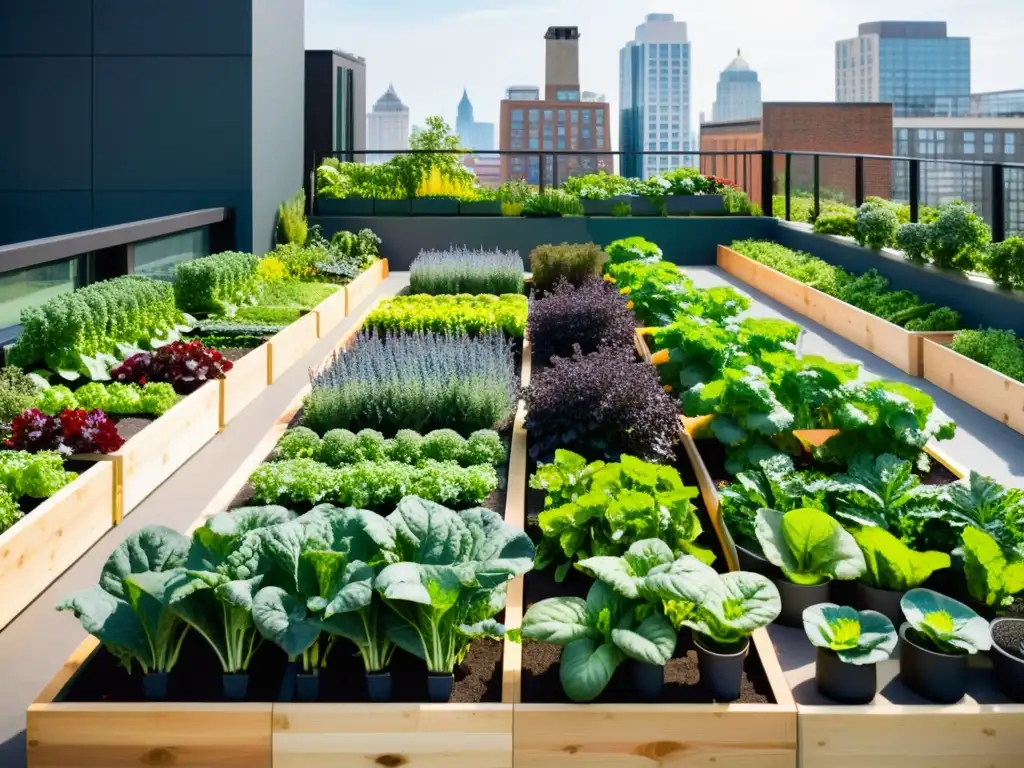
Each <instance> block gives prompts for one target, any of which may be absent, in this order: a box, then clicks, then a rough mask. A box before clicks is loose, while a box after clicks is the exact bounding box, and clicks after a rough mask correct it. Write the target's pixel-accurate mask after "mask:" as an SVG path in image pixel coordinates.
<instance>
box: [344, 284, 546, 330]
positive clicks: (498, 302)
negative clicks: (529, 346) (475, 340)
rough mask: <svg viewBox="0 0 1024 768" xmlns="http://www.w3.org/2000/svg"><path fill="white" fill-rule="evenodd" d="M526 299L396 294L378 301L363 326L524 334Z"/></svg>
mask: <svg viewBox="0 0 1024 768" xmlns="http://www.w3.org/2000/svg"><path fill="white" fill-rule="evenodd" d="M527 303H528V301H527V298H526V296H524V295H523V294H521V293H509V294H504V295H502V296H494V295H492V294H481V295H479V296H469V295H465V294H457V295H447V294H444V295H439V296H433V295H430V294H413V295H411V296H396V297H394V298H392V299H384V300H383V301H381V302H380V303H379V304H377V306H376V308H375V309H374V310H373V311H372V312H371V313H370V314H369V315H368V316H367V317H366V319H365V320H364V321H363V327H364V328H365V329H366V330H369V331H378V332H380V333H388V334H394V333H408V332H411V331H432V332H434V333H444V334H453V335H454V334H464V333H467V334H471V335H479V334H482V333H489V332H493V331H498V330H500V331H503V332H504V333H506V334H508V335H509V336H512V337H515V338H522V337H523V332H524V330H525V328H526V308H527Z"/></svg>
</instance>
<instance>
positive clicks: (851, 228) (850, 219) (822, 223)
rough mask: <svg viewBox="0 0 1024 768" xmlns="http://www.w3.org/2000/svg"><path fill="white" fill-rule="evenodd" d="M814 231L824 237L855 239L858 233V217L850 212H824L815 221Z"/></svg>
mask: <svg viewBox="0 0 1024 768" xmlns="http://www.w3.org/2000/svg"><path fill="white" fill-rule="evenodd" d="M814 231H815V232H817V233H819V234H822V235H842V236H844V237H853V236H854V235H855V234H856V233H857V217H856V215H854V214H852V213H849V212H848V211H822V212H821V215H820V216H818V218H816V219H815V220H814Z"/></svg>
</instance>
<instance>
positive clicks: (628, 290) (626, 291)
mask: <svg viewBox="0 0 1024 768" xmlns="http://www.w3.org/2000/svg"><path fill="white" fill-rule="evenodd" d="M632 292H633V289H632V288H629V287H626V288H620V289H619V293H621V294H622V295H623V296H629V294H631V293H632Z"/></svg>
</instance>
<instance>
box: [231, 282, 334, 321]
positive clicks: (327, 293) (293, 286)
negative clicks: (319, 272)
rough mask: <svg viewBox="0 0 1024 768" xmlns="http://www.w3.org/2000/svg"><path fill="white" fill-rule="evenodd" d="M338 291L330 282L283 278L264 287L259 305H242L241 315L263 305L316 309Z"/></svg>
mask: <svg viewBox="0 0 1024 768" xmlns="http://www.w3.org/2000/svg"><path fill="white" fill-rule="evenodd" d="M337 292H338V286H336V285H331V284H328V283H301V282H297V281H295V280H282V281H280V282H277V283H273V284H271V285H266V286H264V287H263V293H262V295H261V297H260V305H259V307H242V309H240V310H239V315H242V316H244V314H245V313H246V312H247V311H250V310H252V309H259V308H262V307H288V308H290V309H303V310H310V309H315V308H316V306H317V304H319V303H320V302H322V301H324V300H326V299H329V298H330V297H331V296H334V295H335V294H336V293H337Z"/></svg>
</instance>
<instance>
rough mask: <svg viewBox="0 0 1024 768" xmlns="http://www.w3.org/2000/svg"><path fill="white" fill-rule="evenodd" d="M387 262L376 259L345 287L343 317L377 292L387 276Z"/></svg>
mask: <svg viewBox="0 0 1024 768" xmlns="http://www.w3.org/2000/svg"><path fill="white" fill-rule="evenodd" d="M388 271H389V270H388V260H387V259H378V260H377V261H375V262H374V263H373V264H371V265H370V266H369V267H368V268H367V269H366V271H365V272H363V274H361V275H359V277H357V278H356V279H355V280H353V281H352V282H350V283H349V284H348V285H346V286H345V316H346V317H347V316H349V315H351V314H352V313H353V312H355V311H356V310H357V309H359V307H360V306H361V305H362V303H363V302H364V301H366V299H367V297H368V296H369V295H370V294H371V293H373V292H374V291H375V290H377V286H378V285H379V284H380V283H381V282H383V280H384V278H385V277H387V276H388Z"/></svg>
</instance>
